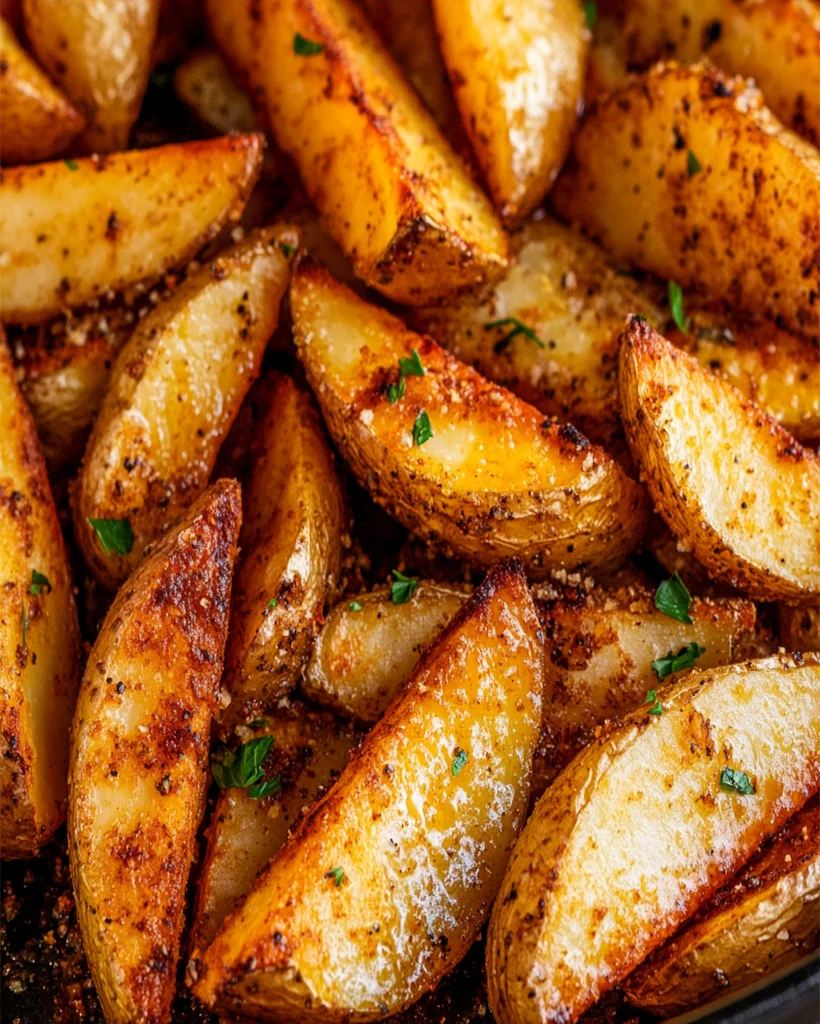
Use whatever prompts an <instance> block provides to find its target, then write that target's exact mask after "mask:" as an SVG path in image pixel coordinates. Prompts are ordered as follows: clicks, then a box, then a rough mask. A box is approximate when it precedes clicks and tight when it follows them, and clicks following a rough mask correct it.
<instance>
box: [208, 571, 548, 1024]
mask: <svg viewBox="0 0 820 1024" xmlns="http://www.w3.org/2000/svg"><path fill="white" fill-rule="evenodd" d="M542 685H543V651H542V647H541V642H540V639H539V637H538V620H537V617H536V614H535V609H534V607H533V605H532V600H531V598H530V596H529V592H528V590H527V585H526V580H525V578H524V575H523V573H522V572H521V570H520V569H519V568H518V567H516V566H512V565H510V564H509V563H506V564H504V565H501V566H498V567H496V568H495V569H493V570H492V572H491V573H490V575H489V576H488V578H487V580H486V581H485V582H484V584H482V586H481V587H479V588H478V590H477V591H476V592H475V594H474V595H473V597H472V598H471V599H470V601H469V602H468V603H467V604H466V605H465V606H464V608H462V610H461V611H460V612H459V613H458V615H457V616H456V618H455V619H454V620H453V621H452V622H451V623H450V625H449V626H448V627H447V628H446V629H445V631H444V633H443V634H442V636H441V637H440V638H439V640H438V642H437V643H436V644H435V645H434V647H432V648H431V649H430V650H429V651H428V653H427V654H426V655H425V657H424V658H423V659H422V661H421V662H420V664H419V665H418V667H417V668H416V671H415V673H414V674H413V677H412V679H411V680H410V681H409V682H408V685H407V688H406V689H405V690H404V691H403V693H402V694H401V696H399V697H397V698H396V701H395V702H394V703H393V704H392V705H391V708H390V709H389V710H388V712H387V714H386V716H385V717H384V718H383V719H382V721H381V722H380V723H379V724H378V725H377V726H376V727H375V728H374V729H373V731H372V732H371V733H370V734H369V735H368V737H367V738H366V739H365V741H364V743H363V744H362V746H361V747H360V748H359V749H358V751H357V752H356V754H355V755H354V756H353V758H352V759H351V761H350V764H349V765H348V767H347V768H346V769H345V771H344V772H343V773H342V775H341V778H340V779H339V781H338V782H337V783H336V785H335V786H334V787H333V789H332V790H331V791H330V793H329V794H328V795H327V796H326V797H325V798H324V800H322V801H321V802H320V803H319V804H318V805H317V806H316V808H315V809H314V810H313V812H312V813H311V814H310V815H309V816H308V818H307V819H306V821H305V822H304V823H303V824H302V825H301V826H300V828H299V829H298V830H297V832H296V834H295V835H294V837H293V839H292V840H291V841H290V842H289V843H287V844H286V845H285V846H284V847H283V848H282V850H280V852H279V854H278V855H277V856H276V857H275V858H274V859H273V861H272V862H271V864H270V866H269V867H268V869H267V870H266V871H265V872H263V873H262V875H260V876H259V878H258V879H257V881H256V883H255V885H254V888H253V889H252V891H251V893H250V895H249V896H248V898H247V900H246V901H245V903H244V904H243V905H242V906H241V907H240V908H239V910H237V912H236V913H235V914H233V915H231V916H230V917H229V918H228V919H227V920H226V921H225V923H224V925H223V926H222V928H221V930H220V931H219V933H218V934H217V936H216V938H215V939H214V942H213V944H212V945H211V947H210V949H209V950H208V951H207V952H206V953H205V956H204V957H203V958H202V960H201V961H200V962H199V963H198V964H195V965H193V970H189V976H192V977H193V981H194V992H195V993H196V994H197V995H198V996H199V997H200V999H202V1000H203V1001H204V1002H205V1003H206V1004H207V1005H209V1006H211V1005H213V1004H214V1003H218V1004H219V1005H220V1007H222V1008H225V1009H229V1010H233V1011H236V1012H240V1013H241V1012H250V1013H257V1014H260V1013H266V1014H267V1015H270V1016H280V1017H282V1018H284V1019H287V1020H291V1021H294V1022H297V1021H299V1022H301V1021H305V1022H307V1021H342V1020H350V1019H355V1020H360V1021H367V1020H379V1019H381V1018H382V1017H383V1016H384V1015H385V1014H389V1013H395V1012H397V1011H399V1010H401V1009H403V1008H405V1007H407V1006H409V1005H410V1004H412V1003H414V1002H415V1001H416V1000H418V999H419V997H420V996H421V995H422V994H423V993H424V992H425V991H427V990H429V989H431V988H433V987H434V986H435V984H436V983H437V981H438V980H439V979H440V978H441V977H442V976H443V975H444V974H446V973H447V971H448V970H450V969H451V968H452V967H453V966H454V965H455V964H456V963H457V962H458V961H459V960H460V959H461V958H462V957H463V956H464V954H465V953H466V952H467V950H468V949H469V947H470V946H471V945H472V943H473V941H474V939H475V937H476V934H477V932H478V930H479V928H480V927H481V924H482V922H483V921H484V918H485V915H486V913H487V910H488V908H489V906H490V903H491V901H492V899H493V898H494V896H495V892H496V889H497V886H498V884H499V882H500V879H501V875H502V874H503V870H504V865H505V864H506V861H507V857H508V855H509V851H510V848H511V845H512V843H513V842H514V840H515V836H516V835H517V833H518V830H519V828H520V827H521V825H522V824H523V818H524V814H525V810H526V805H527V799H528V795H529V787H530V775H531V765H532V753H533V748H534V745H535V741H536V738H537V735H538V729H539V724H540V718H541V708H542Z"/></svg>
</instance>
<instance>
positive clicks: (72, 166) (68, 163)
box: [63, 158, 80, 171]
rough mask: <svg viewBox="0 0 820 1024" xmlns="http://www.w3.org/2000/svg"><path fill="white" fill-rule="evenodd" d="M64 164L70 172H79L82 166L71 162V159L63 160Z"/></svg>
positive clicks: (74, 161)
mask: <svg viewBox="0 0 820 1024" xmlns="http://www.w3.org/2000/svg"><path fill="white" fill-rule="evenodd" d="M63 163H64V164H65V165H66V167H67V168H68V169H69V170H70V171H77V170H79V168H80V165H79V164H78V163H77V161H76V160H71V159H70V158H69V159H68V160H63Z"/></svg>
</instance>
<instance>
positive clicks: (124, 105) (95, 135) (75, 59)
mask: <svg viewBox="0 0 820 1024" xmlns="http://www.w3.org/2000/svg"><path fill="white" fill-rule="evenodd" d="M158 15H159V0H92V2H88V0H23V18H24V21H25V27H26V36H27V37H28V40H29V42H30V44H31V47H32V50H33V51H34V55H35V57H36V58H37V60H38V61H39V63H40V64H41V65H42V66H43V68H44V69H45V71H46V72H47V73H48V76H49V77H50V78H51V80H52V81H54V82H56V83H57V85H58V86H59V87H60V88H61V89H62V90H63V92H64V93H65V94H66V96H68V98H69V99H70V100H71V102H72V103H74V104H75V106H76V107H77V109H78V110H79V111H80V112H81V113H82V114H83V115H84V117H85V118H86V119H87V121H88V127H87V128H86V129H85V131H84V132H83V133H82V135H81V136H80V143H81V145H82V147H83V151H84V152H88V153H92V152H93V153H111V152H113V151H114V150H120V149H126V148H127V146H128V135H129V133H130V131H131V125H132V124H133V123H134V121H135V120H136V117H137V114H138V113H139V108H140V103H141V102H142V97H143V93H144V92H145V87H146V85H147V83H148V74H149V72H150V70H151V59H152V52H153V48H154V39H155V38H156V34H157V18H158Z"/></svg>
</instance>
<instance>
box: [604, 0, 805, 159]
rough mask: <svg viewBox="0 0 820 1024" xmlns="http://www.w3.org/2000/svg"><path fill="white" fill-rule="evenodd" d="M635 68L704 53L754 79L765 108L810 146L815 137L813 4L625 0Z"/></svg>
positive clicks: (797, 1)
mask: <svg viewBox="0 0 820 1024" xmlns="http://www.w3.org/2000/svg"><path fill="white" fill-rule="evenodd" d="M623 32H624V35H625V37H626V39H627V41H628V50H629V59H630V62H631V63H632V64H633V65H638V66H645V65H647V64H651V63H652V62H653V61H655V60H658V59H661V58H675V59H676V60H680V61H694V60H697V59H698V58H699V57H700V56H701V54H703V53H706V54H707V55H708V57H709V60H711V61H712V62H713V63H714V64H717V65H718V67H721V68H723V69H724V70H725V71H728V72H729V73H730V74H733V75H743V76H744V77H749V78H753V79H754V80H755V81H756V82H757V84H758V85H759V86H760V89H761V90H762V92H763V96H764V97H765V100H766V106H767V107H769V109H770V110H772V111H773V112H774V113H775V114H776V115H777V117H778V118H779V119H780V120H781V121H782V122H783V123H784V124H785V125H787V126H788V127H789V128H791V129H792V130H793V131H796V132H798V133H799V134H801V135H804V136H805V137H806V138H807V139H808V140H809V142H813V143H814V144H815V145H817V144H818V139H820V10H818V8H817V4H816V3H812V0H741V2H738V0H626V3H625V4H624V27H623Z"/></svg>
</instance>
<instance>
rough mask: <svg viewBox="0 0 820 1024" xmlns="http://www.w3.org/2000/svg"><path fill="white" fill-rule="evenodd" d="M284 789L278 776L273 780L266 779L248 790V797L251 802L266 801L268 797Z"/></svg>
mask: <svg viewBox="0 0 820 1024" xmlns="http://www.w3.org/2000/svg"><path fill="white" fill-rule="evenodd" d="M281 788H282V780H281V779H280V778H279V776H278V775H274V776H273V778H271V779H264V780H263V781H262V782H257V783H255V784H254V785H253V786H250V787H249V788H248V796H249V797H250V798H251V800H264V798H265V797H266V796H273V794H274V793H278V792H279V790H280V789H281Z"/></svg>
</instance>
